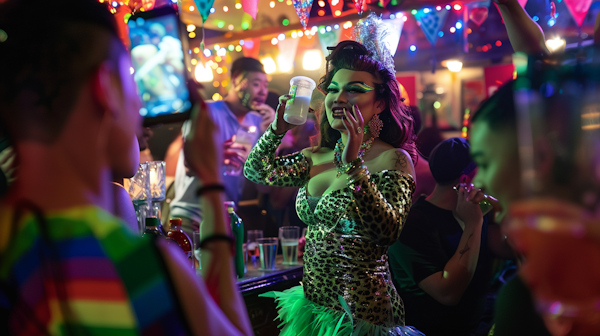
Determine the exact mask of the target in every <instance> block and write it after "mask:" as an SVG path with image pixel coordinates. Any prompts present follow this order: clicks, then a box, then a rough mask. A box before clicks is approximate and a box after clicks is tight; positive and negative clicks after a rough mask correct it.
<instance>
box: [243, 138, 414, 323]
mask: <svg viewBox="0 0 600 336" xmlns="http://www.w3.org/2000/svg"><path fill="white" fill-rule="evenodd" d="M282 137H283V135H280V136H277V135H275V134H274V133H273V131H272V130H271V128H270V127H269V129H268V130H267V131H266V132H265V133H264V134H263V136H262V137H261V138H260V140H259V141H258V143H257V144H256V146H255V147H254V148H253V149H252V151H251V153H250V155H249V157H248V160H247V161H246V164H245V167H244V174H245V175H246V177H247V178H248V179H249V180H251V181H253V182H255V183H260V184H267V185H271V186H282V187H292V186H294V187H300V191H299V192H298V196H297V199H296V210H297V212H298V215H299V217H300V219H302V220H303V221H304V222H305V223H306V224H307V225H308V227H309V228H308V232H307V235H306V246H305V252H304V270H303V271H304V274H303V281H302V293H303V296H304V299H306V300H308V302H309V303H310V304H312V305H316V306H318V307H319V308H320V309H321V310H320V311H321V312H324V313H325V314H329V313H331V314H333V317H334V318H337V317H340V316H341V317H342V318H343V315H344V314H345V313H347V315H348V316H347V319H346V320H347V321H349V323H351V326H352V328H353V329H356V328H358V327H359V326H360V327H361V328H363V329H365V330H367V329H369V330H371V332H367V333H362V334H373V333H372V330H375V329H377V328H379V329H378V330H380V331H381V334H385V335H407V334H409V333H401V331H400V328H401V327H403V326H404V306H403V304H402V299H401V298H400V297H399V296H398V293H397V292H396V289H395V288H394V286H393V284H392V281H391V277H390V272H389V267H388V262H387V250H388V247H389V246H390V245H391V244H392V243H393V242H395V241H396V240H397V239H398V237H399V235H400V231H401V230H402V227H403V225H404V222H405V220H406V216H407V215H408V211H409V209H410V206H411V203H412V201H411V199H412V192H413V191H414V188H415V183H414V181H413V178H412V177H411V176H410V175H408V174H406V173H403V172H401V171H381V172H377V173H372V174H371V175H370V177H369V178H368V179H362V181H360V182H358V183H357V184H356V185H354V184H351V183H349V184H348V185H347V186H346V187H345V188H343V189H340V190H336V191H333V192H330V193H327V194H325V195H323V197H321V198H320V199H319V200H318V203H317V204H316V206H315V205H314V204H313V207H311V206H309V202H308V200H307V193H306V185H307V183H308V180H309V179H310V164H309V162H308V160H307V158H306V157H305V156H304V155H303V154H302V153H300V152H298V153H295V154H291V155H288V156H284V157H275V154H274V153H275V151H276V149H277V147H278V146H279V144H280V142H281V138H282ZM312 208H314V211H313V209H312ZM296 290H298V289H296ZM281 294H282V293H275V294H274V295H272V297H275V298H277V299H280V300H286V299H291V298H289V297H285V296H282V295H281ZM296 299H298V297H296ZM300 299H302V298H300ZM282 305H285V302H284V303H282V302H279V306H280V316H279V318H281V319H282V320H283V321H284V323H286V322H293V321H294V318H295V317H294V316H297V315H294V314H296V313H298V312H291V314H288V315H290V316H288V317H287V318H282V316H281V315H282V312H281V310H282V309H281V307H282ZM311 309H312V308H311ZM323 309H324V310H323ZM350 315H351V316H350ZM312 318H313V319H314V318H316V317H312ZM334 321H335V320H334ZM288 327H289V326H288ZM302 327H303V326H298V325H296V326H295V327H294V328H295V329H298V328H302ZM334 327H335V325H334ZM374 328H375V329H374ZM394 328H396V329H397V330H398V332H397V333H394V332H392V331H393V330H396V329H394ZM288 329H289V328H288ZM309 329H310V328H309ZM312 329H315V328H312ZM315 330H320V329H319V328H316V329H315ZM284 331H286V327H284ZM303 331H306V330H305V329H303ZM282 334H289V335H299V334H306V335H321V334H323V333H318V332H313V333H310V332H307V333H301V332H300V330H287V332H284V333H282ZM329 334H331V335H335V334H338V333H337V332H336V333H329ZM329 334H328V335H329ZM339 334H340V335H341V334H342V333H339ZM378 334H379V332H378Z"/></svg>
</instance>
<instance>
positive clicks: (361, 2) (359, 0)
mask: <svg viewBox="0 0 600 336" xmlns="http://www.w3.org/2000/svg"><path fill="white" fill-rule="evenodd" d="M353 1H354V8H356V11H357V12H358V15H362V13H363V10H364V7H365V0H353Z"/></svg>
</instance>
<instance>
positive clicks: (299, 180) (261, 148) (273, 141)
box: [244, 126, 310, 187]
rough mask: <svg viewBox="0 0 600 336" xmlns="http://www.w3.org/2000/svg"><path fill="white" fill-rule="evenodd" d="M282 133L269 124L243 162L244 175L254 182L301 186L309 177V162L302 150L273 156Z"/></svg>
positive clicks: (280, 185)
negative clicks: (275, 131) (276, 131)
mask: <svg viewBox="0 0 600 336" xmlns="http://www.w3.org/2000/svg"><path fill="white" fill-rule="evenodd" d="M283 136H284V134H282V135H276V134H275V133H274V132H273V130H272V129H271V127H270V126H269V127H268V128H267V130H266V131H265V133H264V134H263V135H262V136H261V137H260V139H259V140H258V142H257V143H256V145H255V146H254V148H252V151H250V154H249V155H248V159H247V160H246V163H245V164H244V175H245V176H246V178H247V179H248V180H250V181H252V182H254V183H259V184H265V185H270V186H276V187H302V186H304V185H305V184H306V183H307V182H308V180H309V179H310V163H309V162H308V159H307V158H306V156H304V154H302V152H297V153H294V154H290V155H286V156H282V157H275V151H276V150H277V147H279V144H280V143H281V139H282V138H283Z"/></svg>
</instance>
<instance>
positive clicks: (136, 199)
mask: <svg viewBox="0 0 600 336" xmlns="http://www.w3.org/2000/svg"><path fill="white" fill-rule="evenodd" d="M127 191H128V192H129V197H130V198H131V201H132V202H133V206H134V208H135V214H136V216H137V220H138V229H139V232H138V233H139V235H140V237H141V236H142V235H143V234H144V231H145V230H146V217H148V212H151V211H148V210H149V208H148V202H149V197H150V179H149V177H148V164H147V163H140V165H139V166H138V171H137V173H136V174H135V176H134V177H132V178H131V179H129V185H128V186H127Z"/></svg>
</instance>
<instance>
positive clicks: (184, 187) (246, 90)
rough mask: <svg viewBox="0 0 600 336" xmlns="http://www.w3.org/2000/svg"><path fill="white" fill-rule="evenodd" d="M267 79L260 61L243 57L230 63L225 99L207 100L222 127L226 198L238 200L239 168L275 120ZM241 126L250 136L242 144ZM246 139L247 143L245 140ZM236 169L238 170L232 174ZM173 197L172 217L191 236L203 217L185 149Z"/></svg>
mask: <svg viewBox="0 0 600 336" xmlns="http://www.w3.org/2000/svg"><path fill="white" fill-rule="evenodd" d="M268 86H269V81H268V79H267V74H266V73H265V70H264V67H263V65H262V63H260V62H259V61H258V60H256V59H254V58H249V57H243V58H239V59H237V60H236V61H234V62H233V64H232V66H231V88H230V90H229V94H228V95H227V96H226V97H225V99H224V100H220V101H213V102H208V103H207V104H206V105H207V108H208V111H209V113H210V115H211V117H212V118H213V120H214V122H215V124H216V125H217V126H218V127H219V129H220V130H221V133H220V138H219V139H218V142H219V143H220V144H222V146H223V154H224V159H223V161H224V164H225V165H226V166H227V169H226V170H225V171H224V172H223V174H224V176H223V182H224V184H225V195H226V198H227V200H229V201H234V202H236V203H237V202H238V201H239V198H240V195H241V192H242V188H243V184H244V183H245V181H246V179H245V178H244V177H243V174H241V169H242V167H243V165H244V162H246V158H247V157H248V154H249V152H250V149H251V148H252V145H254V143H256V141H257V140H258V138H259V136H260V135H261V134H262V133H263V132H264V131H265V130H266V129H267V127H268V126H269V125H270V124H271V122H273V120H274V119H275V111H274V110H273V108H272V107H270V106H269V105H267V104H265V102H266V100H267V95H268ZM241 128H243V129H245V130H247V132H248V133H247V135H249V138H252V139H246V141H244V143H242V141H240V140H241V139H236V137H235V136H236V134H238V135H239V133H238V131H239V130H240V129H241ZM189 131H190V124H189V123H188V122H186V123H184V125H183V127H182V135H183V136H184V137H185V136H186V135H187V134H189ZM248 142H249V143H248ZM232 171H238V173H237V174H236V173H231V172H232ZM174 183H175V197H174V198H173V201H172V202H171V206H170V209H171V214H170V216H171V218H182V219H183V224H182V228H183V230H184V231H186V233H188V234H189V235H190V236H191V233H192V232H193V231H197V230H198V229H199V226H200V222H201V221H202V219H203V215H202V208H201V206H199V203H198V196H197V195H196V191H197V190H198V187H199V186H200V185H201V183H200V181H199V180H198V178H197V177H196V176H195V175H194V174H193V172H192V171H190V170H189V169H188V165H187V160H186V157H185V155H184V152H183V151H181V152H180V156H179V160H178V162H177V170H176V172H175V182H174Z"/></svg>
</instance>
